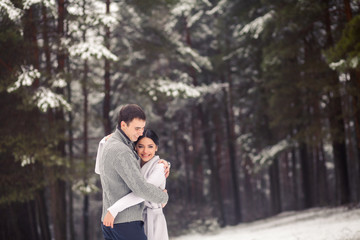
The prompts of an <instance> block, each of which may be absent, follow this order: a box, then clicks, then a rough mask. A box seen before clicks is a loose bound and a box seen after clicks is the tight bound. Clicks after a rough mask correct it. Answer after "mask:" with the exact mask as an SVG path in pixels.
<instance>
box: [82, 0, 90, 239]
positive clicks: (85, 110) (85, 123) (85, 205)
mask: <svg viewBox="0 0 360 240" xmlns="http://www.w3.org/2000/svg"><path fill="white" fill-rule="evenodd" d="M85 6H86V1H85V0H84V1H83V15H84V16H86V12H85ZM83 41H84V42H86V29H85V30H84V32H83ZM83 71H84V72H83V73H84V76H83V79H82V82H81V85H82V93H83V97H84V102H83V114H84V118H83V131H84V133H83V159H84V173H83V174H84V175H83V180H84V188H85V189H86V188H87V187H88V173H87V172H88V169H87V168H88V158H89V153H88V149H89V146H88V138H89V136H88V121H89V117H88V115H89V110H88V105H89V103H88V96H89V94H88V73H89V66H88V61H87V60H86V59H85V60H84V70H83ZM83 224H84V226H83V227H84V228H83V236H84V240H88V239H89V195H88V193H87V192H84V200H83Z"/></svg>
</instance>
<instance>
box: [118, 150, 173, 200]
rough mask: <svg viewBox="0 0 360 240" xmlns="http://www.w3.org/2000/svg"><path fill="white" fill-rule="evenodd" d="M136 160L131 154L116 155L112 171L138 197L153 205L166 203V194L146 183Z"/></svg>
mask: <svg viewBox="0 0 360 240" xmlns="http://www.w3.org/2000/svg"><path fill="white" fill-rule="evenodd" d="M137 164H138V163H137V160H136V159H135V157H134V156H133V155H132V153H131V152H125V153H122V154H117V155H116V160H115V161H114V169H115V170H116V171H117V172H118V174H119V175H120V176H121V177H122V179H123V180H124V181H125V183H126V185H127V186H128V187H129V188H130V190H131V191H132V192H133V193H134V194H135V195H136V196H138V197H140V198H143V199H145V200H146V201H150V202H154V203H166V202H167V201H168V198H169V196H168V194H167V193H166V192H163V191H162V190H161V189H159V188H157V187H155V186H154V185H152V184H150V183H147V182H146V180H145V178H144V177H143V176H142V175H141V173H140V169H139V167H138V165H137Z"/></svg>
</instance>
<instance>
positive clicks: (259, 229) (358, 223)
mask: <svg viewBox="0 0 360 240" xmlns="http://www.w3.org/2000/svg"><path fill="white" fill-rule="evenodd" d="M197 239H201V240H305V239H306V240H360V209H359V208H357V209H352V210H348V209H347V208H344V207H341V208H315V209H310V210H306V211H301V212H285V213H282V214H279V215H277V216H274V217H271V218H268V219H265V220H258V221H255V222H252V223H242V224H239V225H237V226H233V227H226V228H223V229H220V230H219V231H218V232H215V233H212V234H206V235H201V234H196V233H194V234H190V235H185V236H181V237H176V238H171V240H197Z"/></svg>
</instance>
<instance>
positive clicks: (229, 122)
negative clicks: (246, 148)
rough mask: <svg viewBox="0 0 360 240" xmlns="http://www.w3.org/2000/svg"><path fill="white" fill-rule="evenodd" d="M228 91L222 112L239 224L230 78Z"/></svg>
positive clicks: (238, 198)
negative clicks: (223, 113) (223, 112)
mask: <svg viewBox="0 0 360 240" xmlns="http://www.w3.org/2000/svg"><path fill="white" fill-rule="evenodd" d="M228 83H229V87H228V91H226V90H224V110H225V120H226V130H227V145H228V151H229V157H230V170H231V180H232V187H233V198H234V212H235V221H236V223H239V222H241V221H242V217H241V202H240V189H239V183H238V175H237V174H238V173H237V166H236V146H235V142H236V136H235V123H234V112H233V101H232V95H231V89H232V82H231V78H230V77H229V78H228Z"/></svg>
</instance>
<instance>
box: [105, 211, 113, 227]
mask: <svg viewBox="0 0 360 240" xmlns="http://www.w3.org/2000/svg"><path fill="white" fill-rule="evenodd" d="M114 220H115V219H114V217H113V216H112V215H111V213H110V212H109V211H107V213H106V215H105V217H104V221H103V224H104V225H105V226H107V227H111V228H114Z"/></svg>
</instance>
